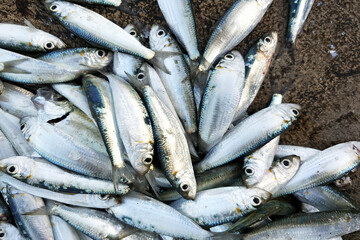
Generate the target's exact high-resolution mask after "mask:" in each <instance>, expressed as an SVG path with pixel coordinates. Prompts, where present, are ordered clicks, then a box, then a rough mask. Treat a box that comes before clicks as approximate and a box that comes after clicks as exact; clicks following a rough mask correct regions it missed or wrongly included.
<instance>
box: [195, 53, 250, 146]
mask: <svg viewBox="0 0 360 240" xmlns="http://www.w3.org/2000/svg"><path fill="white" fill-rule="evenodd" d="M209 75H210V76H209V79H208V82H207V86H206V88H205V92H204V95H203V97H202V101H201V107H200V117H199V136H200V139H199V147H200V149H201V150H202V151H203V152H205V153H206V152H208V151H209V150H210V149H211V148H212V147H213V146H215V145H216V144H217V143H218V142H219V141H220V140H221V139H222V137H223V136H224V134H225V133H226V131H227V130H228V128H229V127H230V124H231V122H232V119H233V117H234V114H235V110H236V107H237V105H238V104H239V101H240V97H241V92H242V88H243V86H244V80H245V63H244V59H243V57H242V56H241V54H240V52H238V51H231V52H229V53H227V54H226V55H225V56H224V57H223V58H222V59H221V60H220V62H219V63H218V64H217V65H216V67H215V69H214V70H211V71H210V74H209Z"/></svg>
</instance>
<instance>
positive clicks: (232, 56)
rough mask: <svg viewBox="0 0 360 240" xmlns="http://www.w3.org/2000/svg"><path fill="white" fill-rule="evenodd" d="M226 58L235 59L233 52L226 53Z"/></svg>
mask: <svg viewBox="0 0 360 240" xmlns="http://www.w3.org/2000/svg"><path fill="white" fill-rule="evenodd" d="M224 58H225V59H226V60H234V58H235V57H234V55H232V54H231V53H228V54H226V55H225V57H224Z"/></svg>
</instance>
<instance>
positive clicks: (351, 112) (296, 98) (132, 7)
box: [0, 0, 360, 240]
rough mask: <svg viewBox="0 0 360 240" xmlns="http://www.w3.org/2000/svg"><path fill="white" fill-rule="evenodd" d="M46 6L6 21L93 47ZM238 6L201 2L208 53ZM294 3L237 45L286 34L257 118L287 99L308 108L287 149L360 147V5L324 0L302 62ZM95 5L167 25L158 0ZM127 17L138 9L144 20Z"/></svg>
mask: <svg viewBox="0 0 360 240" xmlns="http://www.w3.org/2000/svg"><path fill="white" fill-rule="evenodd" d="M42 2H43V1H38V0H16V1H15V0H6V1H5V0H0V22H14V23H22V22H23V18H27V19H28V20H29V21H30V22H32V23H33V25H35V26H36V27H37V28H40V29H43V30H45V31H48V32H50V33H52V34H54V35H56V36H58V37H60V38H61V39H62V40H64V42H65V43H66V44H68V45H69V46H70V47H80V46H88V44H86V43H85V42H84V41H83V40H81V39H79V38H78V37H76V36H74V35H72V34H70V33H69V32H68V31H67V30H66V29H64V28H63V27H62V26H61V25H60V24H58V23H57V22H56V21H55V20H54V19H52V18H51V15H50V14H49V13H48V12H47V11H46V10H45V8H44V6H43V4H42ZM124 2H125V1H124ZM233 2H235V0H223V1H220V0H193V3H194V11H195V19H196V24H197V26H198V27H197V33H198V40H199V48H200V51H201V52H202V51H203V50H204V48H205V45H206V43H207V40H208V39H209V37H210V35H211V32H212V30H213V28H214V27H215V24H216V21H217V20H218V19H220V18H221V17H222V16H223V14H224V13H225V12H226V10H227V9H228V8H229V7H230V6H231V5H232V4H233ZM288 2H289V1H287V0H274V2H273V4H272V6H271V7H270V9H269V10H268V12H267V13H266V15H265V17H264V18H263V20H262V21H261V23H260V24H259V25H258V26H257V27H256V29H255V30H254V31H253V32H252V33H251V34H250V35H249V36H248V37H247V38H246V39H245V40H244V41H243V42H242V43H240V45H239V46H238V47H237V49H238V50H239V51H240V52H241V53H242V54H243V55H245V54H246V52H247V50H248V49H249V48H250V46H251V45H253V44H254V43H255V42H256V41H257V40H258V38H260V37H261V36H263V35H264V34H265V33H267V32H270V31H277V32H278V34H279V41H280V44H279V45H280V47H279V49H278V54H277V56H276V57H275V59H274V60H273V62H272V64H271V68H270V71H269V73H268V74H267V77H266V79H265V81H264V84H263V86H262V88H261V90H260V92H259V94H258V96H257V98H256V100H255V102H254V104H253V105H252V106H251V108H250V113H253V112H255V111H257V110H259V109H261V108H264V107H265V106H267V105H268V103H269V101H270V99H271V95H272V94H273V93H282V94H283V95H284V102H291V103H298V104H300V105H301V106H302V108H303V110H302V115H301V117H300V119H299V120H298V121H297V122H295V123H294V125H293V126H292V127H291V128H290V129H289V130H287V131H286V132H285V133H284V134H283V135H282V137H281V143H282V144H294V145H301V146H307V147H313V148H318V149H325V148H327V147H330V146H332V145H335V144H338V143H341V142H346V141H350V140H358V141H359V140H360V121H359V120H360V104H359V102H360V94H359V93H360V82H359V77H360V60H359V55H360V45H359V42H360V24H359V21H360V11H359V9H360V2H359V1H358V0H342V1H337V0H326V1H320V0H316V1H315V4H314V6H313V9H312V10H311V13H310V15H309V18H308V20H307V22H306V23H305V26H304V29H303V31H302V33H301V34H300V35H299V37H298V39H297V42H296V46H295V62H293V61H292V59H291V51H290V50H289V49H288V48H286V47H285V43H284V38H285V33H286V27H287V23H288V16H289V3H288ZM88 7H89V8H90V9H92V10H94V11H96V12H98V13H100V14H102V15H103V16H106V17H107V18H108V19H111V20H112V21H114V22H115V23H117V24H119V25H120V26H122V27H125V26H126V25H127V24H128V23H136V24H138V25H139V26H142V27H143V29H149V27H150V26H151V25H152V24H154V23H160V24H165V23H164V20H163V17H162V15H161V12H160V10H159V8H158V6H157V3H156V1H149V0H148V1H131V0H127V6H126V7H123V8H122V10H120V9H118V8H114V7H102V6H88ZM122 11H126V12H129V11H132V12H134V13H137V16H131V15H128V14H126V13H123V12H122ZM0 34H4V33H0ZM330 51H332V52H333V55H332V54H331V53H330ZM359 172H360V171H358V172H356V173H353V174H351V176H350V177H351V179H352V184H351V185H348V186H345V187H344V188H343V190H344V191H345V192H347V193H349V194H350V196H351V197H352V198H353V199H354V200H355V201H357V203H359V204H360V194H359V193H360V189H359V187H360V174H359ZM344 239H348V240H355V239H360V233H354V234H351V235H348V236H346V237H344Z"/></svg>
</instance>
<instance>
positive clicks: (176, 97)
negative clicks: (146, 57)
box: [150, 25, 197, 134]
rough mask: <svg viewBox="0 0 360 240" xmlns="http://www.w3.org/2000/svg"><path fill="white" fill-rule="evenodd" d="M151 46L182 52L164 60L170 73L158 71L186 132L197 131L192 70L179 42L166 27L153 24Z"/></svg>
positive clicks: (165, 50) (158, 49)
mask: <svg viewBox="0 0 360 240" xmlns="http://www.w3.org/2000/svg"><path fill="white" fill-rule="evenodd" d="M150 47H151V49H153V50H155V51H157V52H175V53H180V55H174V56H170V57H168V58H166V59H165V60H164V65H165V67H166V69H167V70H168V72H169V73H166V72H164V71H163V70H161V69H157V72H158V74H159V76H160V78H161V80H162V81H163V84H164V86H165V89H166V91H167V93H168V94H169V97H170V99H171V102H172V103H173V106H174V108H175V110H176V112H177V114H178V116H179V118H180V119H181V121H182V123H183V125H184V128H185V130H186V132H188V133H190V134H191V133H194V132H196V129H197V127H196V107H195V100H194V92H193V89H192V84H191V81H190V72H189V69H188V66H187V64H186V61H185V59H184V57H183V54H182V53H181V50H180V48H179V46H178V44H177V43H176V42H175V40H174V39H173V38H172V37H171V35H170V34H169V32H167V31H166V30H165V29H164V28H162V27H160V26H159V25H153V26H152V27H151V31H150Z"/></svg>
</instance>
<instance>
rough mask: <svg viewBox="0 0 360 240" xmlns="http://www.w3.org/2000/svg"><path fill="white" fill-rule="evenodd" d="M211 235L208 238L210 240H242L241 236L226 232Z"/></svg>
mask: <svg viewBox="0 0 360 240" xmlns="http://www.w3.org/2000/svg"><path fill="white" fill-rule="evenodd" d="M212 234H213V235H212V236H211V237H210V239H211V240H223V239H226V240H238V239H242V238H243V235H242V234H235V233H228V232H220V233H216V232H215V233H212Z"/></svg>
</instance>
